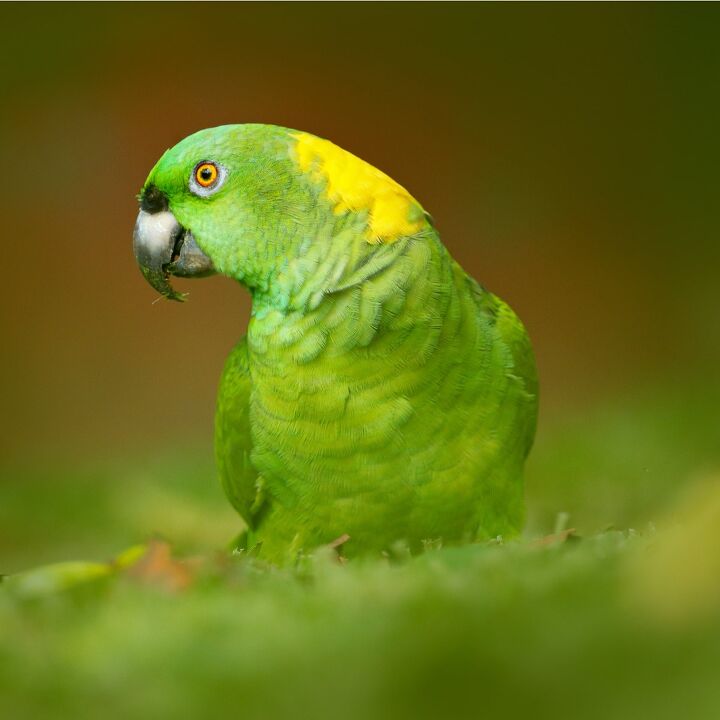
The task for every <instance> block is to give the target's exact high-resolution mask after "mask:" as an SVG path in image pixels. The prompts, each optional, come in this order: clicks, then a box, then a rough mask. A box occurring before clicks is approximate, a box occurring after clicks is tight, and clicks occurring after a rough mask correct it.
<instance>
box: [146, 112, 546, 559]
mask: <svg viewBox="0 0 720 720" xmlns="http://www.w3.org/2000/svg"><path fill="white" fill-rule="evenodd" d="M138 201H139V212H138V216H137V220H136V223H135V229H134V233H133V247H134V254H135V258H136V260H137V263H138V265H139V267H140V270H141V272H142V274H143V275H144V277H145V279H146V280H147V281H148V282H149V283H150V285H152V287H153V288H154V289H155V290H156V291H158V292H159V293H160V294H161V295H162V296H164V297H165V298H167V299H170V300H184V299H185V296H184V295H183V294H181V293H179V292H177V291H176V290H175V289H174V288H173V287H172V285H171V278H172V277H182V278H188V277H190V278H197V277H206V276H209V275H212V274H215V273H219V274H221V275H224V276H227V277H229V278H232V279H234V280H236V281H237V282H238V283H240V284H241V285H243V286H244V287H245V288H246V289H247V290H248V291H249V292H250V295H251V298H252V309H251V315H250V320H249V322H248V326H247V332H246V334H245V336H244V337H243V338H242V339H241V340H240V341H239V343H238V344H237V345H236V346H235V347H234V349H232V351H231V352H230V355H229V357H228V358H227V361H226V362H225V366H224V369H223V371H222V376H221V379H220V383H219V390H218V396H217V407H216V416H215V442H214V447H215V458H216V465H217V470H218V474H219V478H220V483H221V485H222V488H223V490H224V492H225V494H226V495H227V498H228V500H229V501H230V503H231V504H232V505H233V507H234V508H235V509H236V510H237V512H238V513H239V514H240V515H241V516H242V518H243V520H244V523H245V527H246V529H245V530H244V532H243V533H242V534H241V539H240V541H239V543H238V547H239V548H241V549H242V550H247V551H248V552H249V551H253V552H254V553H256V554H257V556H258V557H260V558H265V559H266V560H267V561H269V562H271V563H278V564H282V563H286V562H289V561H292V559H293V558H294V559H297V558H298V557H299V556H300V555H302V554H306V553H311V552H313V551H314V550H315V549H317V548H320V547H322V546H328V545H329V546H330V547H338V546H339V545H342V548H341V550H342V555H343V557H345V558H352V557H356V556H361V555H365V556H367V555H385V556H388V553H392V552H393V548H397V547H399V546H400V547H404V548H406V549H407V551H409V552H410V553H411V554H417V553H421V552H422V551H423V549H425V548H427V547H428V544H441V545H459V544H463V543H472V542H485V541H492V540H495V539H497V538H502V539H510V538H514V537H517V536H518V535H519V534H520V532H521V531H522V527H523V522H524V484H523V470H524V464H525V460H526V457H527V455H528V453H529V451H530V448H531V445H532V443H533V439H534V435H535V430H536V423H537V409H538V400H537V399H538V380H537V370H536V363H535V358H534V353H533V350H532V347H531V344H530V340H529V337H528V334H527V333H526V331H525V328H524V326H523V325H522V323H521V321H520V320H519V319H518V317H517V315H516V314H515V313H514V312H513V310H512V309H511V308H510V306H509V305H508V304H506V303H505V302H503V301H502V300H501V299H500V298H499V297H497V296H496V295H494V294H492V293H491V292H490V291H488V290H486V289H485V288H484V287H483V286H482V285H480V284H479V283H478V282H477V281H476V280H474V279H473V278H472V277H470V275H468V274H467V273H466V272H465V271H464V270H463V268H462V267H461V266H460V265H459V264H458V262H456V261H455V260H454V259H453V258H452V257H451V255H450V253H449V251H448V250H447V248H446V247H445V245H444V244H443V243H442V242H441V239H440V235H439V232H438V230H437V228H436V225H435V222H434V220H433V218H432V216H431V215H430V214H429V213H427V212H426V211H425V210H424V209H423V207H422V206H421V205H420V203H419V202H418V201H417V200H416V199H415V198H414V197H413V196H412V195H411V194H410V193H409V192H408V191H407V190H406V189H405V188H404V187H403V186H401V185H400V184H399V183H397V182H395V181H394V180H393V179H391V178H390V177H389V176H388V175H386V174H385V173H384V172H382V171H380V170H379V169H376V168H375V167H374V166H373V165H371V164H369V163H367V162H365V161H364V160H362V159H360V158H359V157H357V156H355V155H353V154H352V153H350V152H348V151H346V150H344V149H342V148H340V147H339V146H338V145H335V144H334V143H332V142H331V141H329V140H326V139H323V138H321V137H318V136H316V135H313V134H311V133H308V132H302V131H298V130H292V129H289V128H284V127H279V126H275V125H268V124H250V123H248V124H234V125H223V126H220V127H214V128H209V129H204V130H200V131H199V132H196V133H194V134H192V135H190V136H188V137H186V138H185V139H183V140H181V141H180V142H179V143H178V144H176V145H175V146H174V147H172V148H170V149H168V150H167V151H166V152H165V153H164V154H163V155H162V156H161V157H160V159H159V160H158V162H157V163H156V165H155V166H154V167H153V168H152V170H151V171H150V173H149V175H148V177H147V179H146V181H145V183H144V185H143V186H142V189H141V191H140V193H139V195H138Z"/></svg>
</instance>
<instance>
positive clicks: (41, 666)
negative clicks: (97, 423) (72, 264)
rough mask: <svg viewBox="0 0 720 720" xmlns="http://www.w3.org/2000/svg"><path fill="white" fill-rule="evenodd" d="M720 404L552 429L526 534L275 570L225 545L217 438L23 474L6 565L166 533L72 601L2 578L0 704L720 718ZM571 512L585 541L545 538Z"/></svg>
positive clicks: (224, 711)
mask: <svg viewBox="0 0 720 720" xmlns="http://www.w3.org/2000/svg"><path fill="white" fill-rule="evenodd" d="M717 400H718V398H717V397H714V396H713V395H712V393H708V392H707V391H704V392H698V393H693V392H692V391H687V392H684V393H680V392H678V393H677V394H673V393H657V394H654V395H649V396H646V397H638V398H636V399H626V401H625V402H624V403H623V405H622V407H616V408H612V407H608V408H607V409H606V410H601V411H599V412H597V413H594V414H593V416H592V417H579V418H573V419H572V421H571V420H569V419H568V420H564V421H563V422H560V423H556V424H552V425H551V426H550V427H546V429H545V431H544V433H543V435H541V437H540V440H539V443H538V447H537V448H536V451H535V453H534V456H533V459H532V462H531V464H530V467H529V471H528V505H529V526H528V533H527V537H526V538H524V539H523V540H522V541H518V542H515V543H507V544H503V543H493V544H488V545H476V546H467V547H463V548H433V549H431V550H429V551H428V552H427V553H426V554H424V555H422V556H420V557H416V558H406V557H402V556H398V557H395V558H383V559H375V560H365V561H354V562H352V563H346V564H340V563H338V562H337V559H336V558H335V556H334V555H333V554H332V553H331V552H319V553H317V554H315V555H314V556H312V557H307V558H304V559H303V561H302V562H301V563H299V565H298V567H296V568H291V569H284V570H278V569H274V568H270V567H266V566H263V565H261V564H259V563H257V562H256V561H255V560H253V559H252V558H248V557H243V556H234V557H228V555H227V554H225V553H222V552H220V550H219V549H220V548H222V546H223V544H224V543H225V542H226V541H227V539H229V538H230V537H232V535H233V534H234V533H236V532H237V530H238V529H239V528H238V524H237V520H236V518H235V516H234V515H233V513H232V511H231V510H230V509H229V507H228V506H226V504H225V501H224V500H223V498H222V497H221V495H220V492H219V489H218V488H217V486H216V484H215V481H214V473H213V470H212V463H211V460H210V457H209V453H208V451H207V449H201V450H199V451H197V452H192V451H185V453H184V454H182V455H169V456H167V457H157V458H155V459H153V460H152V461H151V462H150V461H144V460H139V459H137V460H134V461H133V462H132V463H129V462H127V461H125V462H119V463H114V464H109V463H106V464H103V465H96V466H95V467H92V466H90V465H88V466H87V467H85V468H84V469H83V470H77V469H76V470H74V471H73V472H72V473H68V472H65V473H63V472H59V471H58V470H57V469H55V468H49V469H48V468H46V469H44V470H43V469H42V468H38V467H37V466H36V467H35V468H34V469H32V470H31V469H29V468H28V467H25V468H18V467H15V468H6V469H5V471H4V477H3V478H2V480H1V481H0V483H1V484H0V492H2V503H0V560H1V564H2V569H3V570H4V571H6V572H16V571H18V570H22V569H23V568H27V567H33V566H36V565H38V564H40V563H46V562H56V561H61V560H68V559H71V558H83V559H84V560H93V561H102V562H105V561H107V559H108V558H111V557H113V556H116V555H117V554H118V553H119V552H120V551H122V550H123V549H124V548H126V547H129V546H131V545H133V544H134V543H137V542H139V541H144V540H145V539H146V538H147V537H149V536H151V535H153V534H156V533H159V534H160V535H162V536H164V537H165V538H166V539H167V540H168V541H169V545H168V546H166V545H162V544H154V545H153V546H152V551H151V554H154V555H152V557H151V558H148V557H147V556H145V559H144V560H142V559H141V560H140V561H139V562H138V563H137V564H135V565H132V566H131V567H129V568H126V569H122V570H120V569H118V568H117V567H113V568H112V569H111V570H108V569H107V566H106V565H102V566H100V572H99V574H98V575H97V577H96V578H95V580H94V581H92V582H84V583H81V584H79V585H75V586H74V587H72V588H70V589H67V590H64V591H57V590H55V591H48V590H47V589H46V590H44V591H42V590H41V589H40V588H39V587H38V585H37V582H36V580H37V578H35V580H33V575H32V574H29V575H22V574H21V575H20V576H18V577H16V578H11V579H10V580H9V581H8V582H6V583H3V585H2V586H1V587H0V698H2V700H1V705H0V707H1V708H2V711H0V712H2V715H3V717H8V718H10V719H11V720H24V719H25V718H42V719H44V718H48V719H50V720H52V719H54V718H73V720H82V719H83V718H97V717H103V718H108V719H110V720H113V719H114V718H118V719H120V718H123V719H126V718H129V719H134V718H171V717H172V718H189V717H192V718H195V717H200V718H220V717H229V716H233V717H234V716H237V717H242V718H252V719H254V718H258V719H267V718H285V717H288V718H290V717H293V718H295V717H303V718H304V717H308V718H319V719H322V718H350V719H351V720H352V719H354V718H379V719H383V718H405V717H408V718H425V717H427V718H465V717H467V718H478V717H494V718H497V717H501V718H526V717H533V718H561V717H564V716H571V717H582V718H638V717H653V718H677V717H683V718H703V719H704V718H711V717H717V716H718V713H720V683H718V682H717V676H718V669H719V668H720V472H718V471H719V470H720V439H719V438H718V427H717V423H714V422H713V420H714V418H715V416H716V410H715V408H716V407H717V406H718V405H717ZM561 512H567V513H569V516H570V522H571V524H573V525H576V526H577V527H578V534H577V535H579V537H578V536H570V537H569V538H568V539H564V536H561V537H559V538H557V539H555V540H554V541H549V542H545V543H538V542H537V539H538V538H540V537H542V536H543V535H545V534H546V533H548V532H551V531H552V530H553V525H554V524H555V521H556V518H557V517H558V514H559V513H561ZM651 521H652V524H651ZM610 524H615V526H616V527H618V528H622V529H609V530H608V529H607V528H606V526H607V525H610ZM604 528H605V529H604ZM169 547H172V553H173V555H174V558H173V559H171V558H170V557H168V556H166V555H164V554H163V553H164V552H165V551H166V550H167V549H168V548H169ZM102 568H105V570H102ZM72 570H73V568H71V567H70V568H69V567H67V566H66V567H65V569H64V572H66V573H71V572H72ZM81 570H82V572H85V571H86V570H87V568H81ZM42 573H44V575H41V576H42V577H44V578H45V579H46V580H47V578H48V577H51V578H54V579H55V580H56V581H62V580H63V577H64V576H62V575H61V574H60V570H43V571H42ZM65 579H67V578H66V577H65Z"/></svg>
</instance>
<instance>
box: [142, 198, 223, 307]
mask: <svg viewBox="0 0 720 720" xmlns="http://www.w3.org/2000/svg"><path fill="white" fill-rule="evenodd" d="M146 205H147V203H146V202H145V196H143V198H142V199H141V209H140V212H139V213H138V216H137V220H136V221H135V231H134V232H133V250H134V251H135V259H136V260H137V263H138V265H139V266H140V271H141V272H142V274H143V275H144V277H145V279H146V280H147V281H148V282H149V283H150V284H151V285H152V286H153V287H154V288H155V289H156V290H157V291H158V292H159V293H160V294H161V295H163V296H165V297H166V298H167V299H168V300H178V301H182V300H184V299H185V294H184V293H178V292H176V291H175V290H173V288H172V287H171V285H170V283H169V282H168V278H169V277H170V276H171V275H175V276H177V277H207V276H208V275H212V274H213V273H214V272H215V268H214V267H213V264H212V261H211V260H210V258H209V257H208V256H207V255H205V253H204V252H203V251H202V250H201V249H200V248H199V247H198V245H197V243H196V242H195V238H194V237H193V234H192V233H191V232H190V231H189V230H186V229H185V228H184V227H183V226H182V225H180V223H179V222H178V221H177V220H176V219H175V216H174V215H173V214H172V213H171V212H170V210H169V209H167V204H165V207H163V208H162V209H155V208H154V207H151V208H148V209H145V208H144V207H143V206H146ZM153 210H154V212H153Z"/></svg>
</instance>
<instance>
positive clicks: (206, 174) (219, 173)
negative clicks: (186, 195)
mask: <svg viewBox="0 0 720 720" xmlns="http://www.w3.org/2000/svg"><path fill="white" fill-rule="evenodd" d="M224 181H225V168H224V167H223V166H222V165H218V164H217V163H214V162H211V161H210V160H203V161H202V162H200V163H198V164H197V165H196V166H195V169H194V170H193V171H192V175H191V176H190V191H191V192H192V193H194V194H195V195H199V196H200V197H207V196H208V195H211V194H212V193H214V192H215V191H216V190H218V189H219V188H220V186H221V185H222V184H223V182H224Z"/></svg>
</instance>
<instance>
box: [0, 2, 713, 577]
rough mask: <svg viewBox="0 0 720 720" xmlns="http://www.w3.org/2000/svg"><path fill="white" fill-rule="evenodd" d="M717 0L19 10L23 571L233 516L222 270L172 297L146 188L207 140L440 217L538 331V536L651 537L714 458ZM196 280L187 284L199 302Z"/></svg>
mask: <svg viewBox="0 0 720 720" xmlns="http://www.w3.org/2000/svg"><path fill="white" fill-rule="evenodd" d="M718 21H720V8H718V7H717V6H713V5H691V6H681V5H665V4H662V5H648V4H639V5H635V4H632V5H626V4H618V5H612V6H607V5H584V4H583V5H574V6H573V5H565V4H563V5H540V4H538V5H534V4H533V5H523V6H518V5H514V4H511V5H495V4H491V5H464V4H463V5H454V4H452V5H441V4H436V5H433V4H414V5H413V4H405V3H401V4H368V5H356V4H352V5H340V4H338V5H332V4H324V3H322V4H317V5H306V4H289V5H276V4H267V5H265V4H263V5H245V4H240V5H230V4H202V5H200V4H180V5H168V4H137V5H132V6H130V5H107V6H105V5H103V6H101V5H95V6H87V5H82V6H72V7H70V6H64V5H42V6H38V5H19V4H17V5H3V6H2V8H1V9H0V28H1V29H0V36H1V37H2V42H1V43H0V157H2V158H3V162H4V172H2V173H0V209H1V210H2V218H3V232H2V237H3V240H2V261H3V266H4V272H3V280H2V283H1V284H0V295H1V297H0V323H1V330H2V342H0V367H1V368H2V372H1V373H0V397H2V403H1V406H0V570H3V571H9V570H16V569H19V568H21V567H25V566H27V565H30V564H33V563H37V562H40V561H46V560H52V559H67V558H68V556H80V557H87V558H89V557H96V556H100V557H104V556H106V555H107V554H108V553H113V552H116V551H117V550H119V549H121V548H122V547H123V545H124V544H126V543H129V542H133V541H135V540H137V539H138V538H140V539H141V538H142V537H145V536H146V534H148V533H150V532H161V533H163V534H165V535H167V536H170V537H171V538H172V539H173V540H175V541H176V542H179V543H181V544H182V543H190V544H192V542H196V543H198V544H199V545H201V546H219V545H221V544H222V543H223V542H224V541H225V540H226V539H228V538H229V537H230V536H231V535H232V534H233V533H234V532H235V531H236V530H237V526H238V521H237V519H236V518H235V516H234V514H233V513H232V511H231V509H230V507H229V505H227V504H226V502H225V500H224V498H223V497H222V494H221V491H220V489H219V487H218V485H217V483H216V480H215V475H214V469H213V464H212V432H213V425H212V419H213V412H214V404H215V391H216V385H217V382H218V377H219V373H220V370H221V368H222V365H223V361H224V358H225V356H226V355H227V353H228V351H229V349H230V348H231V347H232V345H233V344H234V343H235V342H236V341H237V340H238V338H239V337H240V336H241V335H242V334H243V332H244V330H245V327H246V323H247V320H248V317H249V307H250V304H249V296H248V294H247V292H246V291H245V290H244V289H242V288H241V287H239V286H237V285H236V284H234V283H233V282H231V281H229V280H227V279H224V278H213V279H211V280H206V281H203V282H196V283H189V282H186V283H185V284H184V286H183V287H182V288H181V289H183V290H190V292H191V295H190V301H189V302H188V303H186V304H184V305H180V304H173V303H168V302H164V301H161V302H156V299H157V298H156V296H155V294H154V293H153V291H152V290H151V288H150V287H149V286H148V285H147V284H146V283H145V282H144V280H143V279H142V277H141V275H140V273H139V271H138V269H137V267H136V265H135V262H134V259H133V256H132V248H131V234H132V227H133V223H134V219H135V215H136V212H137V205H136V200H135V194H136V193H137V192H138V190H139V188H140V187H141V185H142V183H143V180H144V178H145V176H146V174H147V173H148V171H149V170H150V168H151V167H152V166H153V164H154V163H155V162H156V160H157V159H158V158H159V156H160V155H161V153H162V152H163V151H164V150H165V149H166V148H168V147H170V146H172V145H173V144H175V143H176V142H177V141H178V140H180V139H181V138H183V137H184V136H186V135H187V134H189V133H191V132H193V131H195V130H198V129H200V128H203V127H208V126H213V125H219V124H224V123H237V122H266V123H274V124H279V125H286V126H289V127H293V128H298V129H302V130H307V131H310V132H313V133H316V134H318V135H321V136H324V137H328V138H330V139H332V140H333V141H335V142H336V143H338V144H339V145H341V146H343V147H345V148H347V149H348V150H350V151H352V152H354V153H355V154H357V155H359V156H361V157H362V158H364V159H366V160H368V161H369V162H371V163H372V164H374V165H376V166H378V167H379V168H381V169H383V170H384V171H386V172H387V173H388V174H389V175H391V176H392V177H393V178H395V179H396V180H398V181H399V182H400V183H401V184H403V185H404V186H406V187H407V188H408V189H410V191H411V192H412V193H413V194H414V195H415V196H416V197H417V198H418V199H419V200H420V201H421V202H422V204H423V205H424V206H425V207H426V208H427V209H428V210H429V211H430V212H432V214H433V216H434V217H435V219H436V222H437V225H438V227H439V229H440V231H441V234H442V238H443V240H444V242H445V243H446V244H447V246H448V247H449V248H450V250H451V252H452V253H453V255H454V256H455V257H456V258H457V259H458V260H459V261H460V263H461V264H462V265H463V266H464V267H465V268H466V269H467V270H468V271H469V272H471V274H472V275H474V276H475V277H476V278H477V279H478V280H480V281H481V282H482V283H483V284H484V285H486V286H487V287H488V288H490V289H491V290H493V291H494V292H496V293H497V294H499V295H500V296H501V297H503V298H504V299H506V300H508V301H509V302H510V303H511V304H512V305H513V307H514V308H515V309H516V311H517V312H518V313H519V315H520V317H521V318H522V319H523V321H524V322H525V324H526V326H527V328H528V331H529V333H530V336H531V338H532V340H533V343H534V347H535V349H536V353H537V358H538V364H539V370H540V380H541V417H540V426H539V433H538V439H537V443H536V447H535V450H534V451H533V454H532V456H531V460H530V463H529V466H528V473H527V488H528V513H529V515H528V517H529V525H528V532H529V533H530V534H532V533H542V532H549V531H551V530H552V528H553V524H554V522H555V518H556V517H557V514H558V513H561V512H566V513H569V523H570V524H574V525H576V526H577V527H579V528H580V529H582V530H584V531H587V532H594V531H597V530H599V529H601V528H603V527H606V526H608V525H616V526H618V527H629V526H640V525H642V524H644V523H647V522H648V521H651V520H653V519H655V517H656V516H657V514H658V512H659V511H660V510H661V509H662V508H663V507H664V506H665V505H667V504H668V503H669V502H670V501H671V499H672V498H673V497H674V495H675V494H676V493H677V492H678V491H679V490H681V489H682V488H683V487H684V486H685V485H687V484H688V483H691V482H693V480H694V479H696V478H702V477H706V476H707V475H708V474H711V473H713V472H714V471H716V470H717V469H718V468H720V425H719V424H718V413H717V408H718V403H719V402H720V376H719V373H718V360H719V359H720V323H719V322H718V318H719V317H720V293H719V292H718V268H719V265H718V261H719V260H720V241H719V237H720V235H719V232H718V231H719V230H720V227H719V226H720V214H719V212H718V201H717V198H718V191H719V190H720V173H719V172H718V167H720V142H719V140H718V137H719V133H718V127H719V124H720V44H718V42H717V27H718ZM181 284H182V283H181Z"/></svg>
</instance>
